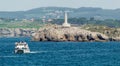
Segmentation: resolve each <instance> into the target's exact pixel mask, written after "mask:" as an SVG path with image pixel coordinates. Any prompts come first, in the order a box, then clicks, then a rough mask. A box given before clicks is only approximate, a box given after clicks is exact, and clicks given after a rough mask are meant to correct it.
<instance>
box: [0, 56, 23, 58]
mask: <svg viewBox="0 0 120 66" xmlns="http://www.w3.org/2000/svg"><path fill="white" fill-rule="evenodd" d="M17 57H23V56H0V58H17Z"/></svg>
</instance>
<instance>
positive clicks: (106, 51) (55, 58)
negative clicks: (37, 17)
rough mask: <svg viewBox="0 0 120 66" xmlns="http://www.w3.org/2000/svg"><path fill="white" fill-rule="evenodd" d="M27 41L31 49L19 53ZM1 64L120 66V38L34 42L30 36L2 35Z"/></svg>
mask: <svg viewBox="0 0 120 66" xmlns="http://www.w3.org/2000/svg"><path fill="white" fill-rule="evenodd" d="M18 41H26V42H27V43H28V45H29V48H30V51H31V52H30V53H27V54H15V53H14V47H15V44H14V43H15V42H18ZM0 66H120V42H33V41H31V38H30V37H19V38H17V37H16V38H0Z"/></svg>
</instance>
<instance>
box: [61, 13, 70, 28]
mask: <svg viewBox="0 0 120 66" xmlns="http://www.w3.org/2000/svg"><path fill="white" fill-rule="evenodd" d="M62 26H63V27H70V26H71V25H70V24H69V23H68V17H67V12H65V21H64V23H63V24H62Z"/></svg>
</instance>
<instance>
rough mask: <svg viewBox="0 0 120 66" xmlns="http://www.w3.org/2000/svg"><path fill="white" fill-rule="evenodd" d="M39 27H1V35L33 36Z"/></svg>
mask: <svg viewBox="0 0 120 66" xmlns="http://www.w3.org/2000/svg"><path fill="white" fill-rule="evenodd" d="M36 31H37V29H34V28H33V29H30V28H28V29H23V28H0V37H22V36H31V35H32V34H33V33H35V32H36Z"/></svg>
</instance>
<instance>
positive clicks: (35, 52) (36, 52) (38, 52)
mask: <svg viewBox="0 0 120 66" xmlns="http://www.w3.org/2000/svg"><path fill="white" fill-rule="evenodd" d="M46 52H48V51H31V52H30V53H46Z"/></svg>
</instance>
